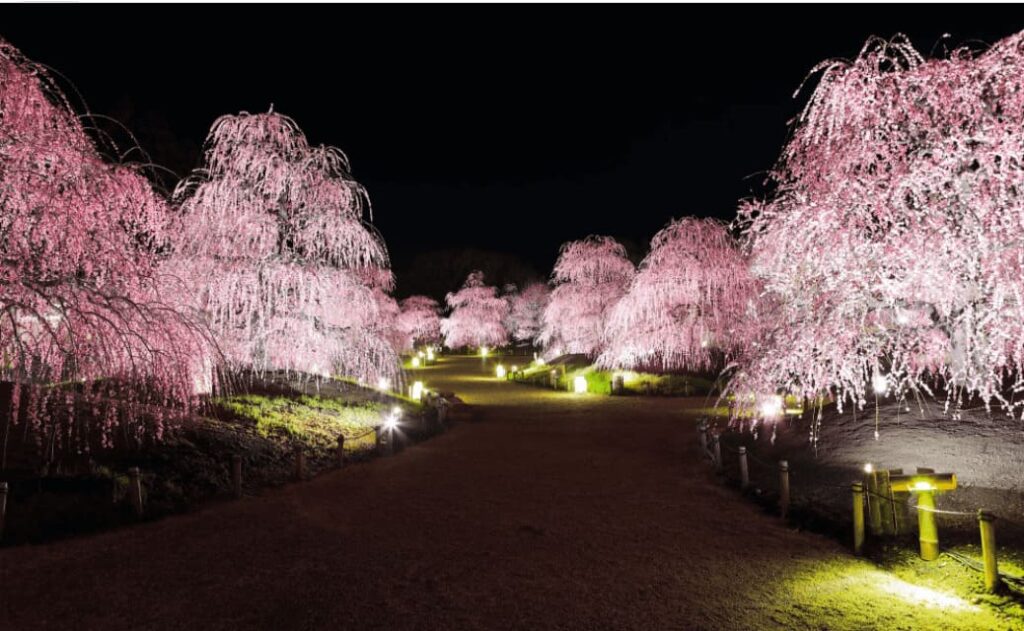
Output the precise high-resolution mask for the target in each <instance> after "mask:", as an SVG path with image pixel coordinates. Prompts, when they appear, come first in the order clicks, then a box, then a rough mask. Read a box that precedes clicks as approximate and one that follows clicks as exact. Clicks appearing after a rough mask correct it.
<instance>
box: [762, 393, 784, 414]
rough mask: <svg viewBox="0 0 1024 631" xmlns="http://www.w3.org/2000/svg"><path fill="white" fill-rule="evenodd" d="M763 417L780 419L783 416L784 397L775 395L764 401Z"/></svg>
mask: <svg viewBox="0 0 1024 631" xmlns="http://www.w3.org/2000/svg"><path fill="white" fill-rule="evenodd" d="M761 416H763V417H764V418H778V417H779V416H782V397H781V396H779V395H777V394H773V395H771V396H770V397H768V398H766V399H765V400H764V401H762V402H761Z"/></svg>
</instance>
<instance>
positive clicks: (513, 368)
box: [511, 364, 519, 373]
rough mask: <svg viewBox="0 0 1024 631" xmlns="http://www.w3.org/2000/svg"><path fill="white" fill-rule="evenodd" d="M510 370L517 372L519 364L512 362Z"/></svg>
mask: <svg viewBox="0 0 1024 631" xmlns="http://www.w3.org/2000/svg"><path fill="white" fill-rule="evenodd" d="M511 370H512V372H513V373H517V372H519V366H516V365H515V364H513V365H512V368H511Z"/></svg>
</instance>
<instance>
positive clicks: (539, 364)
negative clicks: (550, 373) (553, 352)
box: [534, 357, 544, 366]
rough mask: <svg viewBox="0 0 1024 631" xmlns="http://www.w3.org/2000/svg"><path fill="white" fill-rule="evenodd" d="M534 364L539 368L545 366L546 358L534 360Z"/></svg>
mask: <svg viewBox="0 0 1024 631" xmlns="http://www.w3.org/2000/svg"><path fill="white" fill-rule="evenodd" d="M534 362H536V364H537V365H538V366H543V365H544V358H543V357H538V358H537V359H535V360H534Z"/></svg>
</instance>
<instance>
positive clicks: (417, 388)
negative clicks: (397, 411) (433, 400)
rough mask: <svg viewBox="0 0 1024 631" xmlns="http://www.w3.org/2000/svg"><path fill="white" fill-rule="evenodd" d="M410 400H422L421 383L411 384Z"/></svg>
mask: <svg viewBox="0 0 1024 631" xmlns="http://www.w3.org/2000/svg"><path fill="white" fill-rule="evenodd" d="M412 398H413V399H416V400H417V401H419V400H420V399H422V398H423V382H422V381H417V382H415V383H413V384H412Z"/></svg>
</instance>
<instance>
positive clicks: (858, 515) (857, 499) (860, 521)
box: [853, 482, 864, 556]
mask: <svg viewBox="0 0 1024 631" xmlns="http://www.w3.org/2000/svg"><path fill="white" fill-rule="evenodd" d="M863 552H864V483H863V482H854V483H853V553H854V554H856V555H857V556H860V555H861V554H862V553H863Z"/></svg>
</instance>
